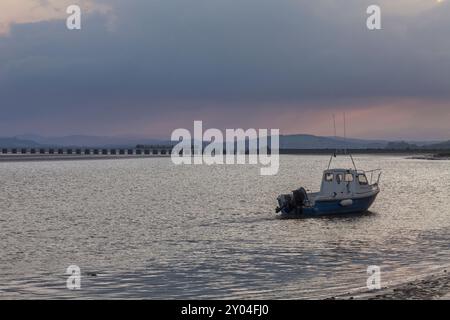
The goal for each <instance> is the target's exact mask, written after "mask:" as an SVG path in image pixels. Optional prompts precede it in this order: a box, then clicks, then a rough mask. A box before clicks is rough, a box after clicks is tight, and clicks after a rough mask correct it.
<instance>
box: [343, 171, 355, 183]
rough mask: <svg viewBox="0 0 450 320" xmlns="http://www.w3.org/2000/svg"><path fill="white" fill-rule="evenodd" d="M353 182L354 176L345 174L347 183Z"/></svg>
mask: <svg viewBox="0 0 450 320" xmlns="http://www.w3.org/2000/svg"><path fill="white" fill-rule="evenodd" d="M352 181H353V174H351V173H346V174H345V182H352Z"/></svg>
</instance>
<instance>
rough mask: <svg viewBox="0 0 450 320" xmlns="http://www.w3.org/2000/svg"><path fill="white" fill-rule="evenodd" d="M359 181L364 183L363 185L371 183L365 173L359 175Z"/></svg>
mask: <svg viewBox="0 0 450 320" xmlns="http://www.w3.org/2000/svg"><path fill="white" fill-rule="evenodd" d="M358 182H359V184H362V185H366V184H369V182H368V181H367V178H366V176H365V175H363V174H360V175H358Z"/></svg>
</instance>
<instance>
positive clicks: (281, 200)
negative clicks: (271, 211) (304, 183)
mask: <svg viewBox="0 0 450 320" xmlns="http://www.w3.org/2000/svg"><path fill="white" fill-rule="evenodd" d="M277 200H278V205H279V206H278V207H277V208H276V209H275V212H276V213H279V212H280V211H283V212H284V213H291V212H292V211H293V210H295V213H296V214H302V212H303V207H304V206H305V203H306V201H307V200H308V194H307V193H306V190H305V189H304V188H300V189H297V190H294V191H292V195H291V194H282V195H280V196H279V197H278V198H277Z"/></svg>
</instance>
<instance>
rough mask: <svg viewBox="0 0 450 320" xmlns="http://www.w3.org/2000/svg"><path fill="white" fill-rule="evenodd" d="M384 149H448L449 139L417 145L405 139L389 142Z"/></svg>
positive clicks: (449, 148) (449, 146)
mask: <svg viewBox="0 0 450 320" xmlns="http://www.w3.org/2000/svg"><path fill="white" fill-rule="evenodd" d="M386 149H390V150H450V141H445V142H439V143H429V144H425V145H417V144H415V143H409V142H405V141H399V142H389V143H388V144H387V146H386Z"/></svg>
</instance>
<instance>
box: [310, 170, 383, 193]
mask: <svg viewBox="0 0 450 320" xmlns="http://www.w3.org/2000/svg"><path fill="white" fill-rule="evenodd" d="M375 171H377V170H374V171H370V172H369V173H371V178H370V180H371V181H370V182H369V180H368V179H367V176H366V172H364V171H359V170H354V169H329V170H325V171H324V173H323V179H322V185H321V187H320V192H319V193H318V194H316V200H318V199H317V197H320V198H333V199H343V198H349V197H358V196H364V195H366V194H367V193H371V192H373V191H374V190H376V189H378V181H379V179H380V174H379V175H378V180H377V182H376V183H374V184H372V178H373V172H375Z"/></svg>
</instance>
